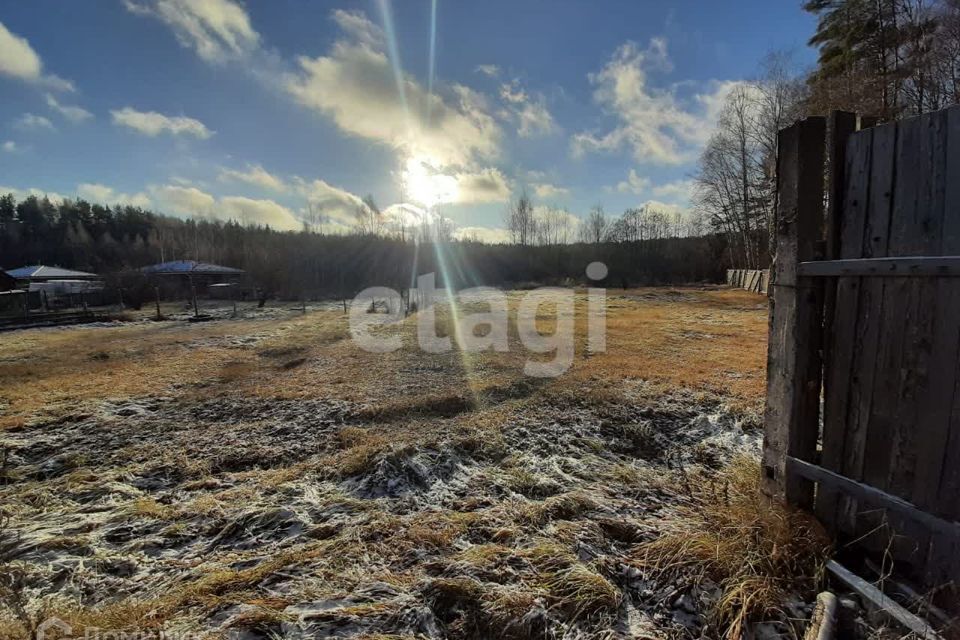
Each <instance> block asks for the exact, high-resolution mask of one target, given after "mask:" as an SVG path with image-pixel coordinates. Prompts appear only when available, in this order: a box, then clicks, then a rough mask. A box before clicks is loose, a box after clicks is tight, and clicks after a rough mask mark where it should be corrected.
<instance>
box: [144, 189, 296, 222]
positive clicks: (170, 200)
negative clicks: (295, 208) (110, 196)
mask: <svg viewBox="0 0 960 640" xmlns="http://www.w3.org/2000/svg"><path fill="white" fill-rule="evenodd" d="M150 195H151V196H152V200H153V201H154V202H155V203H156V206H157V207H158V208H159V210H160V211H162V212H164V213H172V214H174V215H178V216H182V217H198V218H212V219H215V220H235V221H237V222H240V223H241V224H244V225H248V224H249V225H269V226H270V227H271V228H273V229H279V230H282V231H286V230H292V229H300V228H302V226H303V223H302V222H301V221H300V219H299V218H297V216H295V215H294V213H293V212H292V211H290V209H288V208H287V207H285V206H283V205H282V204H279V203H277V202H274V201H273V200H255V199H253V198H245V197H243V196H223V197H221V198H215V197H213V196H212V195H210V194H209V193H206V192H205V191H201V190H200V189H198V188H196V187H181V186H177V185H170V184H168V185H162V186H154V187H151V188H150Z"/></svg>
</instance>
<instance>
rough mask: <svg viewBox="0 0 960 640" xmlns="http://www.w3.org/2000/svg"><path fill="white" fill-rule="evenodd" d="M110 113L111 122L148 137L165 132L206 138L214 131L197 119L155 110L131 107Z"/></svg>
mask: <svg viewBox="0 0 960 640" xmlns="http://www.w3.org/2000/svg"><path fill="white" fill-rule="evenodd" d="M110 115H111V116H113V124H115V125H118V126H122V127H127V128H129V129H133V130H134V131H137V132H139V133H142V134H143V135H146V136H150V137H156V136H158V135H160V134H161V133H164V132H166V133H170V134H172V135H187V136H193V137H195V138H200V139H201V140H206V139H207V138H209V137H210V136H212V135H213V133H214V132H213V131H210V129H208V128H207V127H206V125H205V124H203V123H202V122H200V121H199V120H195V119H194V118H187V117H185V116H165V115H163V114H162V113H157V112H156V111H137V110H136V109H133V108H132V107H124V108H123V109H119V110H112V111H110Z"/></svg>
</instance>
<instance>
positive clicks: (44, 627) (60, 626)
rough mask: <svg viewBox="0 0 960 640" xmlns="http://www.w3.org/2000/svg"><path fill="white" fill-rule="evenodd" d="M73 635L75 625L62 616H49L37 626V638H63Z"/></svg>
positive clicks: (56, 639)
mask: <svg viewBox="0 0 960 640" xmlns="http://www.w3.org/2000/svg"><path fill="white" fill-rule="evenodd" d="M72 637H73V627H71V626H70V625H69V624H67V623H66V622H64V621H63V620H61V619H60V618H47V619H46V620H44V621H43V622H41V623H40V624H39V625H38V626H37V634H36V639H37V640H62V639H63V638H72Z"/></svg>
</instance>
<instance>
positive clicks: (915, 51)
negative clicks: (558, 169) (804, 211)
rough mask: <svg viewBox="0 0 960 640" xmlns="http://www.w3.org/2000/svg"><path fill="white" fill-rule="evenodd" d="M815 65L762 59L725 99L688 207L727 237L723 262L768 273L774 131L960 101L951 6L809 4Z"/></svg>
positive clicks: (928, 2)
mask: <svg viewBox="0 0 960 640" xmlns="http://www.w3.org/2000/svg"><path fill="white" fill-rule="evenodd" d="M804 9H805V10H806V11H809V12H811V13H813V14H815V15H816V16H817V17H818V25H817V30H816V33H814V34H813V36H812V37H811V39H810V44H811V45H814V46H816V47H817V48H818V50H819V59H818V62H817V66H816V68H815V69H813V70H812V71H810V72H801V71H797V70H796V69H795V68H794V67H793V65H791V63H790V58H789V56H787V55H783V54H776V55H771V56H769V57H768V58H767V59H766V60H764V61H763V63H762V64H761V73H760V74H759V78H758V79H756V80H755V81H753V82H749V83H743V84H740V85H738V86H737V87H735V88H734V89H733V91H731V93H730V95H729V96H728V97H727V99H726V102H725V104H724V107H723V109H722V112H721V115H720V118H719V121H718V123H717V129H716V132H715V133H714V135H713V136H712V137H711V139H710V141H709V142H708V144H707V145H706V147H705V149H704V151H703V153H702V155H701V157H700V161H699V165H698V170H697V174H696V177H695V183H696V188H695V195H694V208H695V210H696V212H697V213H698V214H699V215H701V216H702V217H703V220H704V222H705V224H707V225H709V226H710V228H712V229H713V230H714V231H715V232H717V233H722V234H724V235H725V236H726V238H727V240H728V242H729V248H730V253H731V261H732V262H734V263H735V264H736V265H737V266H742V267H747V268H758V267H764V266H766V265H768V264H769V261H770V258H771V256H772V254H773V247H772V246H770V244H769V242H770V241H771V240H772V239H773V238H774V234H773V231H774V227H775V224H776V210H777V202H776V184H777V176H776V167H777V132H778V131H779V130H780V129H782V128H784V127H786V126H789V125H790V124H791V123H793V122H794V121H796V120H797V119H800V118H803V117H805V116H809V115H827V114H829V112H831V111H833V110H843V111H852V112H854V113H858V114H860V115H863V116H871V117H875V118H877V119H878V121H880V122H887V121H891V120H896V119H900V118H904V117H909V116H913V115H917V114H920V113H925V112H928V111H935V110H938V109H942V108H945V107H947V106H949V105H952V104H956V103H957V102H960V0H808V1H807V2H806V3H805V4H804Z"/></svg>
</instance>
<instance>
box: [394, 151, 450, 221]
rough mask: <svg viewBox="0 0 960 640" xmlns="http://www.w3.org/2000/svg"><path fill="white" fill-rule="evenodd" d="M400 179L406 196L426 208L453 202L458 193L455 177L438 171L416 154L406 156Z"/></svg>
mask: <svg viewBox="0 0 960 640" xmlns="http://www.w3.org/2000/svg"><path fill="white" fill-rule="evenodd" d="M401 179H402V180H403V184H404V192H405V193H406V194H407V196H408V197H409V198H410V199H411V200H413V201H414V202H416V203H417V204H420V205H422V206H423V207H426V208H427V209H432V208H433V207H435V206H437V205H438V204H443V203H446V202H454V201H456V199H457V195H458V193H459V187H458V186H457V179H456V178H454V177H453V176H450V175H446V174H444V173H440V172H438V171H437V170H436V169H434V168H433V167H432V166H431V165H430V164H429V161H427V160H426V159H424V158H422V157H418V156H411V157H409V158H407V161H406V164H405V166H404V169H403V175H402V177H401Z"/></svg>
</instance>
